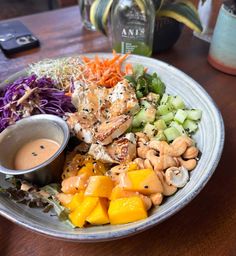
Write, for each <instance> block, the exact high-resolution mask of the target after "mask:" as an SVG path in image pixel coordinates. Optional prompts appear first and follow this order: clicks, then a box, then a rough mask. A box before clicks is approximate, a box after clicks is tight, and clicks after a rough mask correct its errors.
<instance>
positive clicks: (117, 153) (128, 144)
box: [107, 133, 136, 163]
mask: <svg viewBox="0 0 236 256" xmlns="http://www.w3.org/2000/svg"><path fill="white" fill-rule="evenodd" d="M107 152H108V154H109V155H110V156H111V158H112V159H114V160H115V161H117V162H119V163H126V162H131V161H132V160H133V159H134V158H135V157H136V138H135V135H134V134H133V133H127V134H126V135H125V136H122V137H120V138H118V139H116V140H114V141H113V143H112V144H110V145H108V146H107Z"/></svg>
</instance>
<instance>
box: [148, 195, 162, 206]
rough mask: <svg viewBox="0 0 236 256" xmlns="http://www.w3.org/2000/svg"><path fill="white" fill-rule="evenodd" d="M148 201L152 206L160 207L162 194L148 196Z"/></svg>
mask: <svg viewBox="0 0 236 256" xmlns="http://www.w3.org/2000/svg"><path fill="white" fill-rule="evenodd" d="M150 199H151V201H152V203H153V204H154V205H160V204H161V202H162V200H163V195H162V193H155V194H152V195H150Z"/></svg>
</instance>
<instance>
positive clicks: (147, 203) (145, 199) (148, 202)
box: [139, 194, 152, 211]
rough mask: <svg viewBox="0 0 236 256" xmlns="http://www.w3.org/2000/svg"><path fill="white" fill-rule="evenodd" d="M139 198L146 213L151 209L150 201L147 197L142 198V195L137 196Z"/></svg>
mask: <svg viewBox="0 0 236 256" xmlns="http://www.w3.org/2000/svg"><path fill="white" fill-rule="evenodd" d="M139 196H140V198H141V199H142V200H143V203H144V206H145V208H146V210H147V211H148V210H149V209H150V208H151V207H152V200H151V199H150V198H149V197H148V196H144V195H142V194H139Z"/></svg>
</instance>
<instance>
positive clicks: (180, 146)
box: [148, 136, 190, 157]
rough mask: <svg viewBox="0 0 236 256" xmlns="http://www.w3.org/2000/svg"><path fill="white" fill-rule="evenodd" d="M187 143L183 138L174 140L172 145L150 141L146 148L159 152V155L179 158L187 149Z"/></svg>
mask: <svg viewBox="0 0 236 256" xmlns="http://www.w3.org/2000/svg"><path fill="white" fill-rule="evenodd" d="M189 143H190V142H189V141H187V139H186V138H185V137H183V136H181V137H178V138H176V139H175V140H174V141H173V142H172V144H170V145H169V144H168V143H167V142H166V141H156V140H152V141H150V143H149V144H148V146H149V147H150V148H152V149H155V150H157V151H158V152H160V155H170V156H174V157H177V156H181V155H182V154H183V153H184V152H185V151H186V149H187V147H188V145H189Z"/></svg>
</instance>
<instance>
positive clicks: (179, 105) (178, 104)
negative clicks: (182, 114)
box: [170, 95, 185, 109]
mask: <svg viewBox="0 0 236 256" xmlns="http://www.w3.org/2000/svg"><path fill="white" fill-rule="evenodd" d="M170 103H171V105H172V106H173V107H174V108H175V109H184V108H185V104H184V101H183V100H182V98H181V97H180V96H178V95H177V96H174V97H173V98H172V99H171V102H170Z"/></svg>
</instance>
